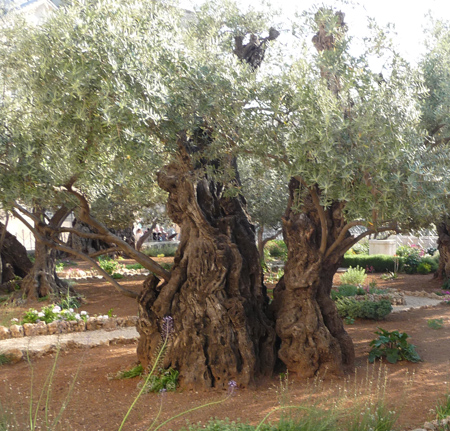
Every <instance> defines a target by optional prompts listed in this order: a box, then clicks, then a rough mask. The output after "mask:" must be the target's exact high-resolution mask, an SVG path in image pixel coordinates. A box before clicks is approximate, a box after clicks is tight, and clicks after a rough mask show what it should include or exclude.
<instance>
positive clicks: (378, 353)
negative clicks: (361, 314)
mask: <svg viewBox="0 0 450 431" xmlns="http://www.w3.org/2000/svg"><path fill="white" fill-rule="evenodd" d="M378 329H379V331H375V334H376V335H378V336H379V337H378V338H376V339H375V340H372V341H371V342H370V346H372V350H371V351H370V352H369V362H370V363H373V362H374V361H375V359H378V358H382V357H385V358H386V360H387V361H388V362H390V363H391V364H395V363H396V362H398V361H403V360H405V361H409V362H420V361H421V359H420V356H419V355H418V353H417V352H416V346H414V345H413V344H409V343H408V341H406V340H407V339H408V338H409V335H408V334H407V333H406V332H399V331H392V332H389V331H386V330H385V329H382V328H378Z"/></svg>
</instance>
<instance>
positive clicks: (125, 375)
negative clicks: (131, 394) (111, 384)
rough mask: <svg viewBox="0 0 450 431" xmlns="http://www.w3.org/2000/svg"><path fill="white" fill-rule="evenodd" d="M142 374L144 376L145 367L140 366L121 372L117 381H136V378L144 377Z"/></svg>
mask: <svg viewBox="0 0 450 431" xmlns="http://www.w3.org/2000/svg"><path fill="white" fill-rule="evenodd" d="M142 374H144V367H143V366H142V365H141V364H138V365H136V366H135V367H133V368H131V369H130V370H126V371H119V372H118V373H117V376H116V379H134V378H135V377H139V376H142Z"/></svg>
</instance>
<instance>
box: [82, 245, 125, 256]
mask: <svg viewBox="0 0 450 431" xmlns="http://www.w3.org/2000/svg"><path fill="white" fill-rule="evenodd" d="M116 251H121V249H120V248H119V247H110V248H105V249H104V250H99V251H96V252H95V253H91V254H89V255H88V256H89V257H97V256H102V255H104V254H108V253H115V252H116Z"/></svg>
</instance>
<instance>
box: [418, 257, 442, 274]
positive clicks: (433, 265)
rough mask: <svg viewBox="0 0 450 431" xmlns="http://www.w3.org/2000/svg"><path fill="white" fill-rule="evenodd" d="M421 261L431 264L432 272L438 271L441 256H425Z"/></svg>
mask: <svg viewBox="0 0 450 431" xmlns="http://www.w3.org/2000/svg"><path fill="white" fill-rule="evenodd" d="M420 263H426V264H428V265H430V272H436V271H437V270H438V268H439V256H423V257H422V260H421V261H420Z"/></svg>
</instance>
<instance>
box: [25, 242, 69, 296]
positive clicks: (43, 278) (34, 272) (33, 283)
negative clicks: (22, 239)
mask: <svg viewBox="0 0 450 431" xmlns="http://www.w3.org/2000/svg"><path fill="white" fill-rule="evenodd" d="M34 258H35V260H34V264H33V267H32V269H31V270H30V272H29V273H28V275H27V276H26V277H25V278H24V279H23V281H22V288H23V290H24V293H25V295H26V296H27V298H32V299H37V298H42V297H44V296H47V295H52V294H56V295H61V294H67V291H68V289H69V286H68V284H67V283H66V282H65V281H63V280H61V279H60V278H59V277H58V275H57V274H56V250H55V249H53V248H50V247H48V246H46V245H45V244H43V243H42V242H39V241H36V247H35V252H34Z"/></svg>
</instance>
